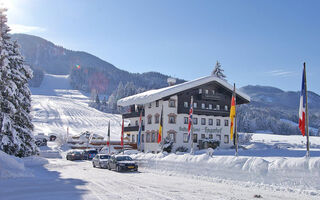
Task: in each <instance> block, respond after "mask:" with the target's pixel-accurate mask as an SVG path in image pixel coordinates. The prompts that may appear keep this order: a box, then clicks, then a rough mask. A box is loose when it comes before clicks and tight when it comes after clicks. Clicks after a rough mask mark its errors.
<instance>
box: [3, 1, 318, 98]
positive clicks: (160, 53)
mask: <svg viewBox="0 0 320 200" xmlns="http://www.w3.org/2000/svg"><path fill="white" fill-rule="evenodd" d="M5 1H6V0H5ZM5 4H6V5H7V6H8V7H9V11H8V21H9V24H10V26H11V27H12V29H13V32H24V33H28V34H33V35H37V36H40V37H43V38H45V39H47V40H49V41H52V42H54V43H56V44H58V45H61V46H63V47H65V48H68V49H72V50H81V51H86V52H89V53H92V54H94V55H96V56H98V57H100V58H102V59H104V60H106V61H108V62H110V63H112V64H114V65H115V66H116V67H118V68H120V69H124V70H127V71H130V72H140V73H141V72H147V71H158V72H161V73H164V74H168V75H171V76H176V77H179V78H183V79H186V80H192V79H195V78H198V77H202V76H206V75H209V74H210V73H211V71H212V69H213V67H214V65H215V63H216V61H217V60H219V61H220V62H221V64H222V67H223V69H224V70H225V74H226V75H227V79H228V81H229V82H230V83H233V82H235V83H236V84H237V85H238V86H239V87H240V86H245V85H249V84H250V85H269V86H275V87H278V88H281V89H283V90H293V91H298V90H300V87H301V76H302V75H301V74H302V63H303V62H306V63H307V76H308V88H309V90H312V91H315V92H317V93H318V94H320V84H319V80H320V77H319V76H320V12H319V10H320V1H302V0H301V1H294V0H288V1H286V0H281V1H278V0H274V1H272V0H269V1H262V0H261V1H255V0H251V1H245V0H242V1H223V0H220V1H214V0H210V1H186V0H183V1H182V0H174V1H171V0H162V1H154V0H135V1H131V0H128V1H123V0H117V1H116V0H115V1H107V0H100V1H98V0H90V1H89V0H87V1H85V0H68V1H66V0H9V1H6V2H5Z"/></svg>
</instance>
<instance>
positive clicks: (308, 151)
mask: <svg viewBox="0 0 320 200" xmlns="http://www.w3.org/2000/svg"><path fill="white" fill-rule="evenodd" d="M303 70H304V80H305V83H304V84H305V91H306V94H305V95H306V132H307V154H306V157H308V158H309V157H310V141H309V123H308V122H309V115H308V91H307V73H306V71H307V70H306V63H305V62H304V63H303Z"/></svg>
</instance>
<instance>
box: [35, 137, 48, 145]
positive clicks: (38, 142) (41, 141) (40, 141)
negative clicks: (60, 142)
mask: <svg viewBox="0 0 320 200" xmlns="http://www.w3.org/2000/svg"><path fill="white" fill-rule="evenodd" d="M35 143H36V145H37V146H38V147H42V146H47V139H45V138H37V139H36V141H35Z"/></svg>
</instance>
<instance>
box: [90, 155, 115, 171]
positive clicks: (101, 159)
mask: <svg viewBox="0 0 320 200" xmlns="http://www.w3.org/2000/svg"><path fill="white" fill-rule="evenodd" d="M110 157H111V156H109V155H107V154H97V155H96V156H95V157H94V158H93V159H92V166H93V167H100V168H108V163H109V159H110Z"/></svg>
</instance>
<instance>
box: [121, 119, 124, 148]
mask: <svg viewBox="0 0 320 200" xmlns="http://www.w3.org/2000/svg"><path fill="white" fill-rule="evenodd" d="M123 129H124V119H122V127H121V147H122V149H123Z"/></svg>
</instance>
